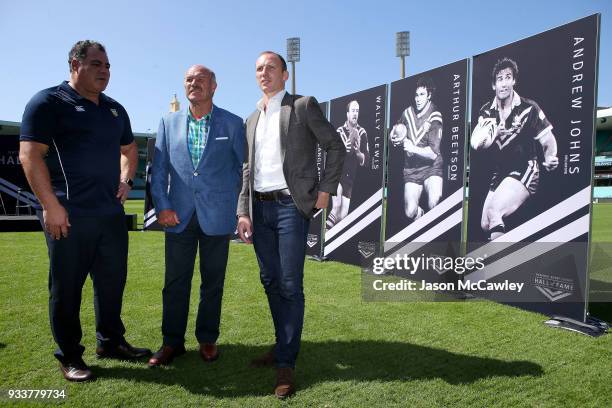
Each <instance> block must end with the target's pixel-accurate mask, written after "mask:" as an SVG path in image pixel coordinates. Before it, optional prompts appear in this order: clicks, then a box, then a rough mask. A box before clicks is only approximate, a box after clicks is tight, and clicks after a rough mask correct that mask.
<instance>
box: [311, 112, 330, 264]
mask: <svg viewBox="0 0 612 408" xmlns="http://www.w3.org/2000/svg"><path fill="white" fill-rule="evenodd" d="M319 107H320V108H321V111H322V112H323V114H324V115H325V117H326V118H327V117H329V115H328V112H327V110H328V107H329V102H320V103H319ZM316 161H317V177H318V179H319V180H321V174H322V172H323V168H324V166H325V152H324V151H323V149H321V147H320V146H319V145H317V159H316ZM326 215H327V211H326V210H321V211H319V212H317V213H316V214H315V215H314V216H313V217H312V218H311V219H310V225H309V227H308V237H307V239H306V255H308V256H311V257H313V258H316V259H320V258H321V257H322V256H323V253H322V249H323V245H322V243H323V239H322V237H323V231H324V229H323V225H324V222H325V216H326Z"/></svg>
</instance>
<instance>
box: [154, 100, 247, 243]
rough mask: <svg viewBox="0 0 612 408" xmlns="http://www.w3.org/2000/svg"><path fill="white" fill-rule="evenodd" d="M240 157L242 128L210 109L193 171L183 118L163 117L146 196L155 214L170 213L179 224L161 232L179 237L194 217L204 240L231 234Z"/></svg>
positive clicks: (242, 152) (234, 119)
mask: <svg viewBox="0 0 612 408" xmlns="http://www.w3.org/2000/svg"><path fill="white" fill-rule="evenodd" d="M244 156H245V134H244V125H243V122H242V119H241V118H239V117H238V116H236V115H234V114H233V113H230V112H228V111H226V110H224V109H221V108H219V107H217V106H213V110H212V117H211V122H210V129H209V132H208V139H207V142H206V147H205V148H204V152H203V153H202V158H201V159H200V162H199V163H198V167H197V168H194V167H193V162H192V161H191V155H190V154H189V149H188V147H187V112H185V111H179V112H173V113H169V114H168V115H166V116H165V117H163V118H162V120H161V122H160V123H159V130H158V131H157V140H156V141H155V156H154V157H153V166H152V172H151V194H152V196H153V202H154V204H155V212H156V214H158V215H159V212H160V211H162V210H169V209H171V210H174V211H176V213H177V215H178V217H179V221H180V224H178V225H177V226H175V227H171V228H166V231H168V232H174V233H179V232H181V231H183V230H184V229H185V227H186V226H187V224H188V223H189V220H190V219H191V217H192V215H193V213H194V211H195V212H196V213H197V215H198V221H199V222H200V227H201V228H202V231H204V233H205V234H207V235H226V234H231V233H233V232H234V231H235V229H236V206H237V203H238V193H239V192H240V187H241V175H242V163H243V161H244Z"/></svg>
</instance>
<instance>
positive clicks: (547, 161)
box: [542, 156, 559, 171]
mask: <svg viewBox="0 0 612 408" xmlns="http://www.w3.org/2000/svg"><path fill="white" fill-rule="evenodd" d="M558 165H559V159H558V158H557V156H546V157H544V161H543V162H542V166H544V168H545V169H546V171H553V170H554V169H556V168H557V166H558Z"/></svg>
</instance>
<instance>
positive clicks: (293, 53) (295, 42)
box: [287, 37, 300, 95]
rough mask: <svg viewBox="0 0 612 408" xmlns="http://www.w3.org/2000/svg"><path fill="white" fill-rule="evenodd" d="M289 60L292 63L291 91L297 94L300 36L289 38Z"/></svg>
mask: <svg viewBox="0 0 612 408" xmlns="http://www.w3.org/2000/svg"><path fill="white" fill-rule="evenodd" d="M287 61H288V62H290V63H291V93H292V94H293V95H295V63H296V62H299V61H300V37H292V38H287Z"/></svg>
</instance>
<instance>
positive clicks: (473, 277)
mask: <svg viewBox="0 0 612 408" xmlns="http://www.w3.org/2000/svg"><path fill="white" fill-rule="evenodd" d="M589 220H590V215H589V214H586V215H583V216H582V217H580V218H578V219H577V220H575V221H572V222H570V223H569V224H567V225H566V226H564V227H562V228H559V229H558V230H556V231H553V232H551V233H550V234H548V235H546V236H545V237H543V238H541V239H539V240H537V241H535V242H534V243H532V244H529V245H527V246H526V247H523V248H521V249H519V250H517V251H515V252H512V253H511V254H508V255H506V256H505V257H503V258H501V259H498V260H497V261H495V262H493V263H492V264H490V265H487V266H485V267H484V268H483V269H481V270H479V271H475V272H472V273H470V274H469V275H467V276H466V278H469V280H470V281H474V282H475V281H479V280H482V279H485V280H488V279H491V278H494V277H495V276H497V275H499V274H501V273H504V272H506V271H509V270H510V269H512V268H514V267H516V266H518V265H521V264H524V263H525V262H528V261H530V260H532V259H533V258H536V257H538V256H540V255H542V254H543V253H546V252H549V251H551V250H553V249H555V248H557V247H559V246H561V245H563V244H565V243H567V242H568V241H571V240H572V239H575V238H577V237H579V236H580V235H582V234H586V233H587V232H589ZM543 242H545V243H549V245H546V246H543V245H541V244H542V243H543ZM543 247H545V248H546V250H545V251H543V249H542V248H543ZM468 256H469V255H468Z"/></svg>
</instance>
